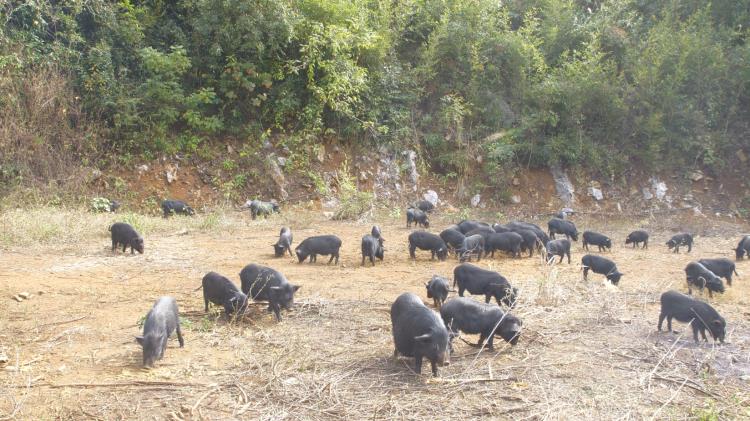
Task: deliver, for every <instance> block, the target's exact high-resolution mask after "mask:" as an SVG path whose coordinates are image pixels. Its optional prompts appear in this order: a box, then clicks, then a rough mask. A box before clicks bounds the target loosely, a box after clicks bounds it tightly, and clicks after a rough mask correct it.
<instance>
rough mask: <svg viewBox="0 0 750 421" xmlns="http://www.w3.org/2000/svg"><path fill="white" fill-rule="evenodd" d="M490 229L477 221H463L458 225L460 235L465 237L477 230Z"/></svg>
mask: <svg viewBox="0 0 750 421" xmlns="http://www.w3.org/2000/svg"><path fill="white" fill-rule="evenodd" d="M483 227H484V228H490V229H491V228H492V227H491V226H490V224H488V223H486V222H479V221H469V220H463V221H461V222H459V223H458V230H459V231H461V233H462V234H464V235H466V234H467V233H468V232H469V231H473V230H475V229H477V228H483Z"/></svg>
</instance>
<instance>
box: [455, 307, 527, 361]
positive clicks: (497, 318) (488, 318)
mask: <svg viewBox="0 0 750 421" xmlns="http://www.w3.org/2000/svg"><path fill="white" fill-rule="evenodd" d="M440 316H441V317H442V318H443V322H444V323H445V326H446V327H447V328H448V330H450V331H452V332H455V333H458V332H459V331H461V332H464V333H468V334H471V335H473V334H477V333H478V334H479V342H478V343H477V346H481V345H482V343H483V342H484V341H485V340H487V347H488V348H489V349H493V343H492V342H493V339H494V338H495V334H500V337H502V338H503V339H504V340H505V341H506V342H508V343H510V344H511V345H515V344H516V343H517V342H518V338H519V337H520V335H521V325H522V323H521V320H519V319H518V318H517V317H516V316H513V315H512V314H510V313H505V312H503V310H502V309H500V307H498V306H496V305H492V304H482V303H480V302H478V301H475V300H472V299H471V298H464V297H455V298H451V299H450V300H448V301H447V302H446V303H445V304H443V306H442V307H441V308H440Z"/></svg>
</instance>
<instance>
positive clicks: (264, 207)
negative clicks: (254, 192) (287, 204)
mask: <svg viewBox="0 0 750 421" xmlns="http://www.w3.org/2000/svg"><path fill="white" fill-rule="evenodd" d="M245 206H246V207H248V208H250V218H252V219H255V218H257V217H258V216H263V218H265V219H268V216H269V215H271V214H272V213H279V211H280V209H279V204H278V203H276V201H274V200H271V201H270V202H264V201H262V200H257V199H256V200H250V201H248V202H245Z"/></svg>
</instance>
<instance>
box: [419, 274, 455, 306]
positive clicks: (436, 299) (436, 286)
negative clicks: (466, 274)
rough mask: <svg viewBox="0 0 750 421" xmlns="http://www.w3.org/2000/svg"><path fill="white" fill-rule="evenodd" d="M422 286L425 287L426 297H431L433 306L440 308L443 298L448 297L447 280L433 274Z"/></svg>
mask: <svg viewBox="0 0 750 421" xmlns="http://www.w3.org/2000/svg"><path fill="white" fill-rule="evenodd" d="M424 286H425V288H427V298H432V302H433V304H435V307H437V308H440V306H442V305H443V303H444V302H445V299H446V298H448V292H450V287H449V286H448V280H447V279H445V278H443V277H442V276H437V275H433V276H432V279H430V282H427V283H426V284H424Z"/></svg>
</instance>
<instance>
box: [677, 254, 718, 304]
mask: <svg viewBox="0 0 750 421" xmlns="http://www.w3.org/2000/svg"><path fill="white" fill-rule="evenodd" d="M685 278H686V280H687V284H688V294H692V293H693V286H696V287H697V288H698V289H699V290H700V292H701V294H703V288H706V289H708V296H709V297H713V293H714V292H718V293H723V292H724V283H723V282H721V278H719V277H718V276H716V274H714V273H713V272H711V271H710V270H708V269H707V268H706V267H705V266H703V265H702V264H700V263H698V262H690V263H688V264H687V266H685Z"/></svg>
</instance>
